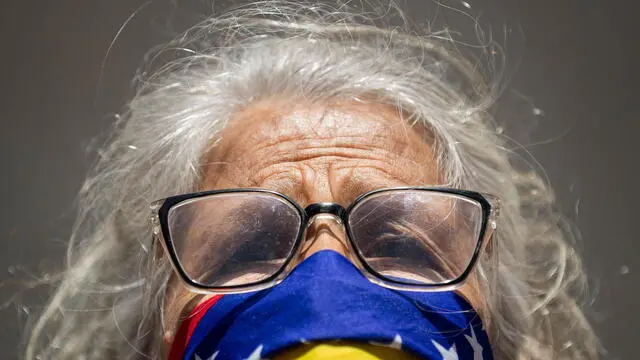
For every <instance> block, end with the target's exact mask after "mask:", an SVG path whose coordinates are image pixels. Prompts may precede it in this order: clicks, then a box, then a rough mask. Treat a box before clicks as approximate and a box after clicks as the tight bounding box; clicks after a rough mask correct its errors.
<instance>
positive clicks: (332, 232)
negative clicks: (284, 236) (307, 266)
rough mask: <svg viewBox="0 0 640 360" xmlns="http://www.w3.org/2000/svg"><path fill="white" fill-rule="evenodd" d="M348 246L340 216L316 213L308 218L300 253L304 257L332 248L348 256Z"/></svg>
mask: <svg viewBox="0 0 640 360" xmlns="http://www.w3.org/2000/svg"><path fill="white" fill-rule="evenodd" d="M348 247H349V246H348V241H347V234H346V233H345V229H344V225H343V224H342V221H341V220H340V218H338V217H336V216H335V215H330V214H318V215H316V216H314V217H313V218H311V219H310V220H309V225H307V229H306V233H305V242H304V244H303V248H302V251H301V254H302V258H303V259H306V258H308V257H309V256H311V255H313V254H314V253H316V252H318V251H321V250H333V251H335V252H338V253H340V254H341V255H343V256H344V257H348V255H347V254H348V252H349V251H348Z"/></svg>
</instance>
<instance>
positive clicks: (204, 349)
mask: <svg viewBox="0 0 640 360" xmlns="http://www.w3.org/2000/svg"><path fill="white" fill-rule="evenodd" d="M169 358H170V360H178V359H185V360H187V359H188V360H228V359H233V360H235V359H237V360H240V359H243V360H244V359H250V360H258V359H274V360H289V359H303V360H315V359H427V360H432V359H433V360H454V359H459V360H467V359H468V360H480V359H484V360H489V359H493V356H492V352H491V347H490V345H489V341H488V336H487V333H486V332H485V330H484V327H483V324H482V321H481V320H480V317H479V316H478V314H477V313H476V312H475V311H474V309H473V308H472V307H471V305H470V304H469V303H468V302H466V301H465V300H464V299H463V298H462V297H461V296H459V295H458V294H456V293H455V292H452V291H450V292H409V291H398V290H391V289H387V288H384V287H381V286H379V285H376V284H373V283H371V282H370V281H369V280H367V279H366V278H365V277H364V276H363V275H362V274H361V273H360V271H359V270H358V269H357V268H356V267H355V266H354V265H353V264H352V263H351V262H349V260H347V259H346V258H344V257H343V256H342V255H340V254H338V253H337V252H334V251H331V250H323V251H319V252H317V253H315V254H313V255H312V256H310V257H309V258H307V259H306V260H304V261H303V262H302V263H300V264H299V265H298V266H297V267H296V268H295V269H294V270H293V272H292V273H291V274H290V275H289V276H288V277H287V278H286V279H285V280H284V281H283V282H282V283H280V284H278V285H276V286H274V287H272V288H269V289H266V290H261V291H257V292H252V293H245V294H234V295H224V296H218V297H214V298H211V299H209V300H208V301H205V302H203V303H202V304H200V305H199V306H197V307H196V309H194V311H193V313H192V316H190V317H189V318H188V319H187V320H185V322H184V323H183V324H182V326H181V328H180V331H179V332H178V334H177V336H176V340H175V341H174V344H173V346H172V349H171V353H170V356H169Z"/></svg>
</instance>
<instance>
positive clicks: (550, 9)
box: [0, 0, 640, 359]
mask: <svg viewBox="0 0 640 360" xmlns="http://www.w3.org/2000/svg"><path fill="white" fill-rule="evenodd" d="M185 3H187V2H185ZM406 3H407V6H408V7H409V8H410V9H411V10H412V11H411V13H412V14H414V15H415V14H421V13H428V12H429V11H432V10H431V9H432V6H431V5H429V6H427V4H428V2H427V1H418V0H415V1H406ZM449 3H453V2H449ZM469 3H470V5H471V6H472V9H471V10H470V11H472V12H475V13H477V12H478V11H482V10H484V9H485V8H486V9H487V11H486V12H485V14H484V17H483V18H482V19H483V20H486V19H487V18H488V19H489V20H488V21H489V22H493V26H494V27H495V28H496V29H498V31H497V33H500V31H499V29H500V27H501V25H502V24H501V23H502V22H504V23H505V24H508V25H509V27H510V28H513V29H514V30H515V31H516V32H517V33H518V34H524V36H521V37H520V40H517V39H518V37H517V36H515V38H516V40H515V41H514V42H513V43H510V44H512V45H513V44H515V45H514V46H512V47H511V48H509V49H507V53H508V56H510V57H509V63H510V67H509V69H512V70H513V69H516V70H517V71H515V72H513V71H511V72H509V73H508V75H509V76H510V79H509V89H510V90H509V91H510V92H511V93H513V91H517V92H518V93H520V94H524V95H525V96H526V97H527V98H528V99H530V100H529V103H530V105H531V106H530V108H527V107H526V106H525V107H524V108H523V109H524V110H523V111H524V112H525V113H526V114H523V116H527V117H530V118H531V121H532V122H533V123H535V127H533V129H532V130H531V131H530V132H529V133H528V135H529V136H528V140H527V142H526V143H525V144H524V145H527V149H528V150H529V151H531V153H533V155H534V156H536V158H537V159H538V160H539V161H540V163H541V164H542V166H543V167H544V168H545V169H546V172H547V174H548V177H549V181H550V182H551V184H552V185H553V186H554V187H555V189H556V191H557V193H558V198H559V204H560V206H561V208H562V209H563V210H564V211H565V213H566V214H567V216H568V217H569V218H570V219H572V220H573V221H575V223H576V224H577V225H578V227H579V228H580V229H581V230H582V233H583V238H582V240H581V243H580V244H579V249H580V250H581V251H582V252H583V253H584V258H585V263H586V266H587V269H588V272H589V274H590V276H591V284H592V289H591V290H592V291H593V292H594V293H595V294H596V295H597V297H596V300H595V302H594V304H593V307H592V309H591V310H590V311H589V312H588V315H589V316H590V318H591V320H592V321H593V323H594V325H595V327H596V329H597V331H598V333H599V335H600V337H601V338H602V340H603V342H604V345H605V346H606V348H607V349H608V350H609V352H610V357H609V358H611V359H636V358H637V355H636V353H637V349H636V347H637V339H638V334H639V332H638V328H637V324H638V323H640V316H639V315H638V313H639V311H638V310H637V308H636V304H638V303H639V300H640V296H639V294H640V290H639V289H638V286H637V284H638V282H639V280H640V260H639V255H638V253H639V252H640V241H639V239H638V236H637V230H636V229H637V226H638V224H640V219H639V218H638V214H640V212H639V211H638V206H639V205H638V204H640V196H639V195H638V184H639V183H640V171H639V166H638V165H639V162H640V161H639V160H638V157H639V156H640V154H639V152H638V151H639V150H640V147H639V146H638V140H637V139H638V133H639V131H638V130H640V126H639V125H638V121H637V120H638V115H640V114H639V110H638V108H639V107H638V104H639V103H640V101H639V100H638V98H637V95H638V91H637V89H638V83H639V82H640V76H639V75H640V70H638V64H639V63H640V59H639V57H638V54H639V52H638V50H639V49H640V46H639V42H638V39H637V38H638V35H639V31H638V30H637V24H638V21H637V19H636V17H637V15H638V14H639V13H640V12H639V8H638V6H637V5H636V2H632V1H626V2H622V1H616V2H614V1H606V0H583V1H578V0H528V1H522V0H521V1H506V0H505V1H504V6H501V5H500V3H499V2H497V0H494V1H493V2H491V3H490V4H489V2H488V1H475V2H473V1H469ZM507 3H508V6H507ZM143 4H145V2H144V1H140V0H128V1H96V0H84V1H80V0H57V1H43V0H39V1H21V0H5V1H4V2H3V4H2V5H0V9H1V10H0V20H1V21H0V29H1V31H0V34H1V36H2V39H3V41H2V44H1V46H0V52H1V54H2V56H1V60H0V64H1V65H2V66H0V72H1V75H2V76H0V94H1V95H2V96H1V97H0V104H1V106H0V119H1V126H2V127H1V130H0V166H1V168H0V169H2V170H1V172H0V174H1V175H0V181H1V185H2V186H0V199H2V206H1V208H0V215H1V216H0V239H1V241H2V251H1V252H0V281H1V284H2V286H0V305H1V306H2V309H0V316H1V319H2V324H3V326H2V328H1V329H0V349H1V351H0V353H2V354H4V355H2V356H1V357H2V358H3V359H5V358H14V357H15V356H16V355H15V354H17V351H16V348H17V344H19V341H20V335H21V333H22V332H23V331H24V328H25V321H32V320H33V314H36V313H38V312H39V311H40V310H41V308H42V305H43V303H44V302H45V299H46V296H47V294H48V291H49V290H50V289H49V287H48V286H47V285H43V286H40V287H38V288H36V289H35V290H24V283H25V282H28V283H30V285H34V284H33V282H35V281H36V280H35V279H37V278H39V277H41V275H42V272H43V271H44V269H49V268H52V267H59V266H60V265H61V264H62V261H63V255H64V244H65V242H66V239H67V237H68V235H69V232H70V227H71V224H72V221H73V217H74V208H73V205H74V200H75V195H76V193H77V191H78V190H79V187H80V184H81V181H82V178H83V174H84V173H85V172H86V170H87V168H88V165H89V160H90V159H91V155H86V153H85V150H84V149H85V148H86V147H87V146H88V145H89V144H90V139H91V138H92V137H94V136H95V135H97V134H99V133H100V132H101V131H104V130H105V129H106V128H107V127H108V126H109V124H110V123H112V122H113V119H114V117H113V114H114V113H116V112H118V111H119V110H120V109H121V107H122V106H123V105H124V103H125V101H126V100H127V99H128V98H129V97H130V95H131V93H132V89H131V87H130V79H131V78H132V77H133V75H134V73H135V69H136V68H137V66H138V65H139V64H140V62H141V60H142V57H143V55H144V54H145V52H146V51H147V50H148V49H149V48H150V47H151V46H153V45H155V44H158V43H161V42H164V41H167V40H168V39H169V34H170V31H168V30H170V29H171V26H170V25H169V23H167V22H166V20H167V19H168V18H170V17H171V18H173V22H172V23H173V24H178V25H176V28H177V29H179V28H180V26H183V25H180V24H185V23H187V22H189V21H190V20H191V19H193V20H195V19H196V18H197V16H193V14H197V13H198V12H200V11H205V10H206V9H210V6H208V5H207V3H206V2H205V1H203V0H193V1H191V2H189V5H188V8H186V7H184V6H183V7H182V9H181V10H179V11H177V12H174V13H173V15H170V12H171V11H172V7H171V5H170V2H169V1H165V3H163V2H161V1H155V2H149V3H148V4H147V5H144V6H143V7H142V8H141V9H139V8H140V7H141V6H142V5H143ZM458 5H459V4H458ZM136 9H139V10H140V11H139V12H137V13H136V14H135V15H134V16H133V17H132V19H131V21H130V22H129V23H128V25H127V26H126V27H124V29H123V31H122V32H121V34H120V36H119V37H118V39H117V41H115V43H114V44H113V46H112V48H111V52H110V53H109V56H107V57H106V60H105V55H106V54H107V49H108V48H109V46H110V44H111V42H112V40H113V39H114V36H115V35H116V34H117V33H118V31H119V29H120V27H121V25H122V24H123V23H124V22H125V21H126V20H127V19H128V18H129V17H130V16H132V15H133V14H134V12H135V11H136ZM491 11H493V12H491ZM189 14H191V15H189ZM416 16H418V17H419V16H421V15H416ZM425 16H429V14H427V15H425ZM460 19H462V18H459V20H460ZM455 21H458V20H455ZM516 35H517V34H516ZM510 41H511V40H510ZM518 64H519V66H517V67H516V65H518ZM101 73H102V74H103V76H102V78H101V75H100V74H101ZM100 80H101V82H100V83H99V81H100ZM533 109H540V110H541V111H539V112H538V113H537V114H533V115H535V116H531V113H527V111H533ZM19 290H20V291H19ZM18 291H19V292H18Z"/></svg>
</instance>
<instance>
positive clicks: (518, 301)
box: [26, 2, 598, 360]
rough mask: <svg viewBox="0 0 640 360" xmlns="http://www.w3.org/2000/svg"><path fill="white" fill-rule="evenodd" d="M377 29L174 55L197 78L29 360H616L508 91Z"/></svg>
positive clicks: (330, 23)
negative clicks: (525, 147)
mask: <svg viewBox="0 0 640 360" xmlns="http://www.w3.org/2000/svg"><path fill="white" fill-rule="evenodd" d="M373 23H374V22H373V21H372V20H367V17H366V16H364V15H362V14H349V13H345V12H341V11H339V9H338V10H336V9H332V8H329V7H325V6H324V5H322V6H321V5H318V6H315V7H305V6H296V5H293V4H290V3H277V2H261V3H259V4H258V5H254V6H253V7H248V8H243V9H240V10H235V11H232V12H229V13H226V14H225V15H222V16H218V17H215V18H211V19H208V20H207V21H205V22H203V23H201V24H200V25H198V26H196V27H195V28H193V29H191V30H190V31H188V32H186V33H185V34H184V35H183V36H182V37H180V38H179V39H178V40H176V41H175V42H174V43H171V44H170V45H169V46H168V47H166V48H165V49H164V50H171V49H179V50H180V51H183V52H184V53H185V54H186V55H185V56H183V57H181V58H179V59H177V60H175V61H172V62H170V63H169V64H167V65H165V66H164V67H162V68H160V70H159V71H156V72H155V73H154V75H152V76H146V77H145V78H144V81H142V82H140V87H139V91H138V93H137V95H136V96H135V97H134V98H133V100H132V101H131V102H130V104H129V106H128V109H127V111H126V113H125V114H124V115H123V116H122V117H121V121H120V122H119V123H118V124H117V125H118V126H117V128H116V129H115V131H114V135H113V137H112V138H111V139H110V141H109V142H108V144H107V145H106V146H105V148H104V149H103V151H102V152H101V155H100V158H99V160H98V162H97V164H96V166H95V169H94V171H93V172H92V173H91V174H90V176H89V177H88V179H87V181H86V182H85V184H84V186H83V187H82V190H81V194H80V212H79V215H78V219H77V223H76V226H75V227H74V231H73V236H72V238H71V241H70V245H69V252H68V259H67V260H68V269H67V270H66V273H65V277H64V279H63V281H62V283H61V284H60V286H59V288H58V290H57V292H56V293H55V294H54V296H53V297H52V299H51V301H50V303H49V304H48V306H47V307H46V308H45V309H44V311H43V313H42V315H41V317H40V319H39V321H38V322H37V323H36V324H35V326H34V329H33V331H32V336H31V339H30V341H29V343H28V347H27V350H26V358H28V359H34V358H41V359H145V358H152V359H202V360H204V359H218V360H219V359H264V358H272V359H324V358H340V359H417V358H422V359H474V360H475V359H492V358H495V359H505V360H506V359H530V360H542V359H567V360H569V359H596V358H597V354H598V350H597V341H596V338H595V336H594V334H593V331H592V329H591V328H590V326H589V324H588V323H587V322H586V321H585V319H584V316H583V314H582V312H581V311H580V309H579V307H578V305H577V302H576V300H575V298H574V296H575V295H576V294H577V293H579V290H580V286H581V284H582V282H583V275H582V273H583V272H582V269H581V265H580V261H579V258H578V257H577V255H576V254H575V252H574V251H573V250H572V248H571V247H570V244H569V240H570V236H571V234H570V233H569V232H568V231H566V227H565V226H563V222H562V217H561V216H559V215H558V214H557V213H555V212H554V210H553V208H552V205H553V204H552V202H553V195H552V192H551V190H550V189H549V188H547V187H546V186H545V185H544V182H543V181H541V179H540V177H539V176H537V175H535V173H533V172H531V171H530V170H527V169H524V170H522V169H516V168H515V167H514V166H513V164H512V159H511V156H512V154H511V152H510V151H509V150H508V149H506V148H505V146H504V139H503V138H502V136H501V135H500V134H499V132H498V131H497V130H496V129H495V127H494V126H495V125H494V122H493V120H492V119H491V118H490V116H489V115H488V111H487V110H488V109H489V107H490V106H491V105H492V100H493V99H494V95H495V92H494V91H492V89H493V88H492V87H491V86H489V82H488V81H487V80H486V79H485V78H483V77H482V76H481V74H479V73H478V72H477V71H476V70H477V68H476V67H475V66H473V64H471V63H468V62H466V61H465V60H464V59H463V58H462V57H461V56H460V55H459V54H458V53H456V52H453V51H451V49H452V48H453V46H450V45H452V43H450V42H449V43H448V42H447V41H445V40H443V39H442V38H437V37H434V36H430V35H429V34H425V35H421V36H420V35H413V34H410V33H409V32H402V31H399V30H398V29H397V28H393V29H385V28H383V27H377V26H375V25H374V24H373ZM158 199H159V200H158ZM150 205H151V211H150V210H149V206H150Z"/></svg>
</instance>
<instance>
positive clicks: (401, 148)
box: [205, 104, 435, 184]
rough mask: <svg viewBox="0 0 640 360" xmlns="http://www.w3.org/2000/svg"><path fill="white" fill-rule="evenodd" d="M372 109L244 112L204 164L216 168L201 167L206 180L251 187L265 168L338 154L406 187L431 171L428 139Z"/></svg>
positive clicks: (259, 108) (370, 105) (303, 108)
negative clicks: (371, 164) (376, 164)
mask: <svg viewBox="0 0 640 360" xmlns="http://www.w3.org/2000/svg"><path fill="white" fill-rule="evenodd" d="M375 105H376V104H366V105H365V106H362V104H360V106H359V107H355V108H354V107H353V106H348V107H346V108H345V109H344V110H343V109H340V108H339V109H328V108H327V107H320V108H317V107H316V108H314V107H311V108H305V107H301V106H297V108H295V109H293V110H292V111H289V112H283V111H278V110H279V109H278V108H277V107H276V108H274V107H273V106H271V107H265V106H261V107H260V106H259V107H256V108H253V109H251V108H248V109H244V110H242V111H240V112H238V113H237V114H236V116H234V119H233V120H232V121H230V122H229V126H228V127H227V128H226V129H224V130H223V131H222V134H221V135H222V137H221V138H220V141H219V142H218V144H217V145H218V146H215V148H214V149H213V150H214V151H212V152H210V156H209V157H208V158H207V160H209V163H210V164H216V165H215V166H211V165H207V164H205V165H207V167H208V170H209V171H207V172H206V177H208V178H209V179H211V177H212V175H213V177H215V176H216V175H217V176H218V177H221V176H223V174H222V173H226V174H225V175H226V177H227V178H235V179H230V180H236V181H239V182H243V183H251V184H257V183H258V182H259V179H258V178H257V177H256V175H258V172H260V171H261V170H267V168H269V167H271V166H274V165H277V164H281V165H285V164H286V163H287V162H290V161H291V162H295V161H307V160H313V159H314V158H319V157H322V156H330V155H331V154H332V153H334V155H335V153H338V152H341V154H340V155H342V157H343V158H344V159H343V160H345V161H348V160H349V158H350V157H353V158H354V159H355V158H358V159H362V160H369V161H371V160H377V161H381V162H386V163H387V165H386V168H389V169H393V171H392V172H394V173H398V174H399V175H394V177H402V178H404V177H405V176H401V175H404V173H405V172H406V175H410V176H408V177H407V179H410V180H411V181H410V182H415V181H414V179H415V178H419V177H421V176H418V175H417V174H416V171H415V170H417V169H420V171H419V172H420V173H424V172H431V171H432V170H435V167H434V166H431V164H430V163H431V162H433V161H434V160H435V158H434V157H433V153H432V151H431V150H432V149H431V145H430V144H428V138H426V137H425V136H423V135H420V134H418V133H417V131H416V129H413V127H412V126H410V125H409V124H403V123H402V120H401V119H398V118H397V116H398V114H397V111H388V109H386V110H385V111H386V113H389V114H390V113H392V112H393V113H394V115H395V117H396V118H394V119H389V118H385V116H384V115H385V114H386V113H385V112H383V111H377V110H380V108H381V106H382V105H381V104H377V106H375ZM318 109H321V110H322V111H318ZM389 114H386V115H387V116H388V115H389ZM390 120H391V121H390ZM339 122H340V124H339ZM398 126H400V128H398ZM407 126H409V128H407ZM243 144H244V146H243ZM247 145H248V146H247ZM345 152H347V154H345ZM255 154H258V155H255ZM425 155H426V156H425ZM337 163H340V162H337ZM407 163H409V164H410V165H408V164H407ZM219 164H226V165H219ZM407 165H408V166H407ZM416 165H417V166H416ZM384 168H385V166H384V165H381V166H380V169H384ZM407 168H413V171H410V170H408V169H407ZM425 170H428V171H425ZM266 172H267V173H269V171H266ZM385 172H389V171H385ZM216 173H217V174H216ZM263 173H264V172H263ZM251 174H253V175H251ZM294 177H295V176H294ZM206 180H207V179H205V181H206ZM211 180H212V179H211Z"/></svg>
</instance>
